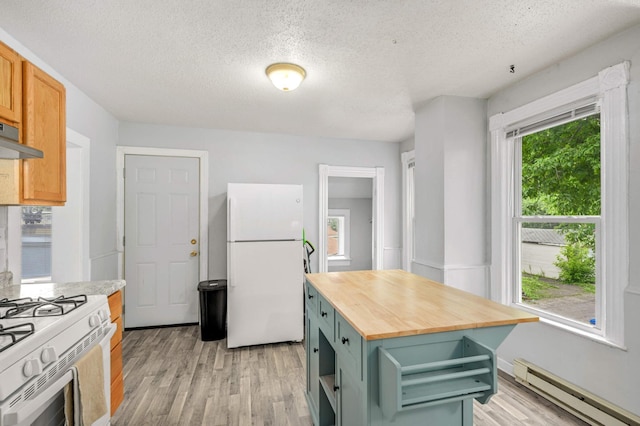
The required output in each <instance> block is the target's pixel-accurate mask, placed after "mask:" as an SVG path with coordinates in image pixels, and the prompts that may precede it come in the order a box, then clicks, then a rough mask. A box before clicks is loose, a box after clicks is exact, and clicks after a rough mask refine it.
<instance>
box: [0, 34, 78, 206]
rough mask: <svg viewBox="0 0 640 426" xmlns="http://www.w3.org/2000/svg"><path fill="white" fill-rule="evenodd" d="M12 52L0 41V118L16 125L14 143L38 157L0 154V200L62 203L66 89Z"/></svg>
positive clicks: (7, 202)
mask: <svg viewBox="0 0 640 426" xmlns="http://www.w3.org/2000/svg"><path fill="white" fill-rule="evenodd" d="M12 52H13V51H12V50H11V49H9V48H8V47H6V46H5V45H4V44H2V43H0V87H1V88H0V120H2V121H5V122H7V123H9V124H11V125H13V126H18V127H19V128H20V143H22V144H25V145H27V146H30V147H33V148H36V149H39V150H41V151H42V152H43V153H44V158H34V159H26V160H0V183H1V185H0V204H2V205H7V204H9V205H41V206H62V205H64V203H65V201H66V197H67V193H66V187H67V185H66V175H67V171H66V150H67V147H66V143H67V142H66V140H67V138H66V91H65V88H64V86H63V85H62V84H61V83H60V82H58V81H57V80H55V79H54V78H52V77H51V76H50V75H48V74H47V73H45V72H44V71H42V70H41V69H39V68H38V67H36V66H35V65H33V64H31V63H30V62H28V61H24V60H22V61H21V62H20V60H15V58H13V57H11V56H10V55H9V53H12ZM13 54H15V52H13ZM15 55H16V56H17V54H15ZM18 59H21V58H20V57H19V56H18ZM12 60H13V61H14V62H11V61H12ZM16 70H18V71H16ZM19 70H21V72H22V74H21V75H20V71H19ZM16 72H18V77H15V76H14V74H15V73H16ZM7 90H10V93H9V92H7ZM16 96H17V100H15V97H16ZM9 99H12V100H11V101H9ZM14 112H15V115H14V116H12V115H11V114H13V113H14ZM10 116H12V117H13V118H14V119H9V117H10Z"/></svg>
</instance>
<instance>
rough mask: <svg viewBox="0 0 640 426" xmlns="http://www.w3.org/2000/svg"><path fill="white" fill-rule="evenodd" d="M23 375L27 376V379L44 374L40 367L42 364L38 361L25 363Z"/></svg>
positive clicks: (29, 360) (33, 360)
mask: <svg viewBox="0 0 640 426" xmlns="http://www.w3.org/2000/svg"><path fill="white" fill-rule="evenodd" d="M22 373H23V374H24V375H25V377H31V376H35V375H37V374H40V373H42V368H41V367H40V363H39V362H38V360H37V359H28V360H27V361H26V362H25V363H24V367H23V368H22Z"/></svg>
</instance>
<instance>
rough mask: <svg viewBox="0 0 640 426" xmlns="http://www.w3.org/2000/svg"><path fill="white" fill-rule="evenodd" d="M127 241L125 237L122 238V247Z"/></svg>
mask: <svg viewBox="0 0 640 426" xmlns="http://www.w3.org/2000/svg"><path fill="white" fill-rule="evenodd" d="M126 241H127V237H122V247H124V246H125V242H126Z"/></svg>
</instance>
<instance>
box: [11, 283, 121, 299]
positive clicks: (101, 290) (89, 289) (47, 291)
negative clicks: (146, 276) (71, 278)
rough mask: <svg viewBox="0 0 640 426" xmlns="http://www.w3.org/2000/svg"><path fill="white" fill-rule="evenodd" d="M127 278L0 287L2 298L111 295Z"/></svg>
mask: <svg viewBox="0 0 640 426" xmlns="http://www.w3.org/2000/svg"><path fill="white" fill-rule="evenodd" d="M125 285H126V282H125V280H103V281H82V282H76V283H49V284H16V285H9V286H6V287H4V288H0V299H1V298H4V297H6V298H9V299H17V298H20V297H57V296H63V295H64V296H75V295H78V294H87V295H92V294H104V295H106V296H109V295H111V294H113V293H115V292H116V291H118V290H120V289H122V288H123V287H124V286H125Z"/></svg>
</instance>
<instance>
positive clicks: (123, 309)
mask: <svg viewBox="0 0 640 426" xmlns="http://www.w3.org/2000/svg"><path fill="white" fill-rule="evenodd" d="M126 308H127V305H124V304H123V305H122V315H124V311H125V310H126Z"/></svg>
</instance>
